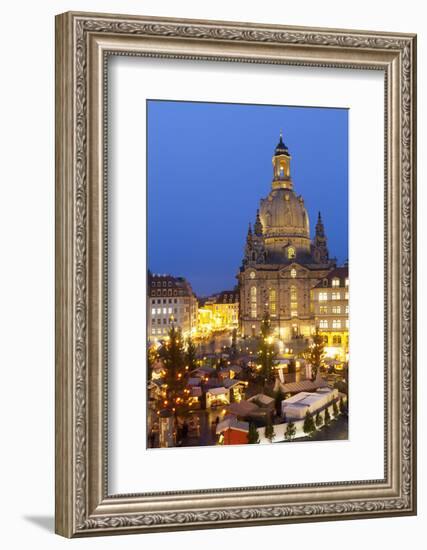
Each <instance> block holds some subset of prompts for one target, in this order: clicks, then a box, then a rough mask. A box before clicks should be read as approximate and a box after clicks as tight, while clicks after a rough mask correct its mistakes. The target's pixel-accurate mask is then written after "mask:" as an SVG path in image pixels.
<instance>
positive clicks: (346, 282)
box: [345, 277, 348, 286]
mask: <svg viewBox="0 0 427 550" xmlns="http://www.w3.org/2000/svg"><path fill="white" fill-rule="evenodd" d="M345 286H348V277H347V278H346V280H345Z"/></svg>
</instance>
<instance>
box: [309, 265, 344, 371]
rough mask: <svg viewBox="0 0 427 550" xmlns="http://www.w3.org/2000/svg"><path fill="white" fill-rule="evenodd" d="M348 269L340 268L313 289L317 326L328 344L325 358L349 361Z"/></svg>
mask: <svg viewBox="0 0 427 550" xmlns="http://www.w3.org/2000/svg"><path fill="white" fill-rule="evenodd" d="M349 288H350V287H349V278H348V266H344V267H337V268H336V269H333V270H332V271H330V272H329V273H328V275H327V276H326V277H324V278H323V279H322V280H321V281H319V283H318V284H317V285H316V286H315V287H314V288H313V289H312V291H311V295H312V304H313V312H314V320H315V325H316V327H318V329H319V332H320V334H321V335H322V336H323V338H324V341H325V353H326V356H327V357H329V358H331V359H337V360H339V361H348V348H349V320H348V312H349Z"/></svg>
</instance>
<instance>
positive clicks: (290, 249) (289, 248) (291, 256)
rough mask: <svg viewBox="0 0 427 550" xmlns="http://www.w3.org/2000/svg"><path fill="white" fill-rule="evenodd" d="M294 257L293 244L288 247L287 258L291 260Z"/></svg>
mask: <svg viewBox="0 0 427 550" xmlns="http://www.w3.org/2000/svg"><path fill="white" fill-rule="evenodd" d="M293 258H295V248H294V247H293V246H289V247H288V259H289V260H292V259H293Z"/></svg>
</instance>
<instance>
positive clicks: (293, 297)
mask: <svg viewBox="0 0 427 550" xmlns="http://www.w3.org/2000/svg"><path fill="white" fill-rule="evenodd" d="M296 301H297V287H296V286H293V285H292V286H291V302H296Z"/></svg>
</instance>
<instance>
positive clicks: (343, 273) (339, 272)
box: [314, 265, 348, 288]
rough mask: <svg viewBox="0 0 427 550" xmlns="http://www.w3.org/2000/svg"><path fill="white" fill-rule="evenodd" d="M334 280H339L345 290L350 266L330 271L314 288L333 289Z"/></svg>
mask: <svg viewBox="0 0 427 550" xmlns="http://www.w3.org/2000/svg"><path fill="white" fill-rule="evenodd" d="M332 279H339V281H340V283H339V286H340V287H341V288H344V287H345V280H346V279H348V265H344V266H341V267H336V268H335V269H333V270H332V271H330V272H329V273H328V274H327V275H326V277H323V279H322V280H321V281H319V282H318V283H317V285H316V286H315V287H314V288H332ZM333 288H335V287H333Z"/></svg>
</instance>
